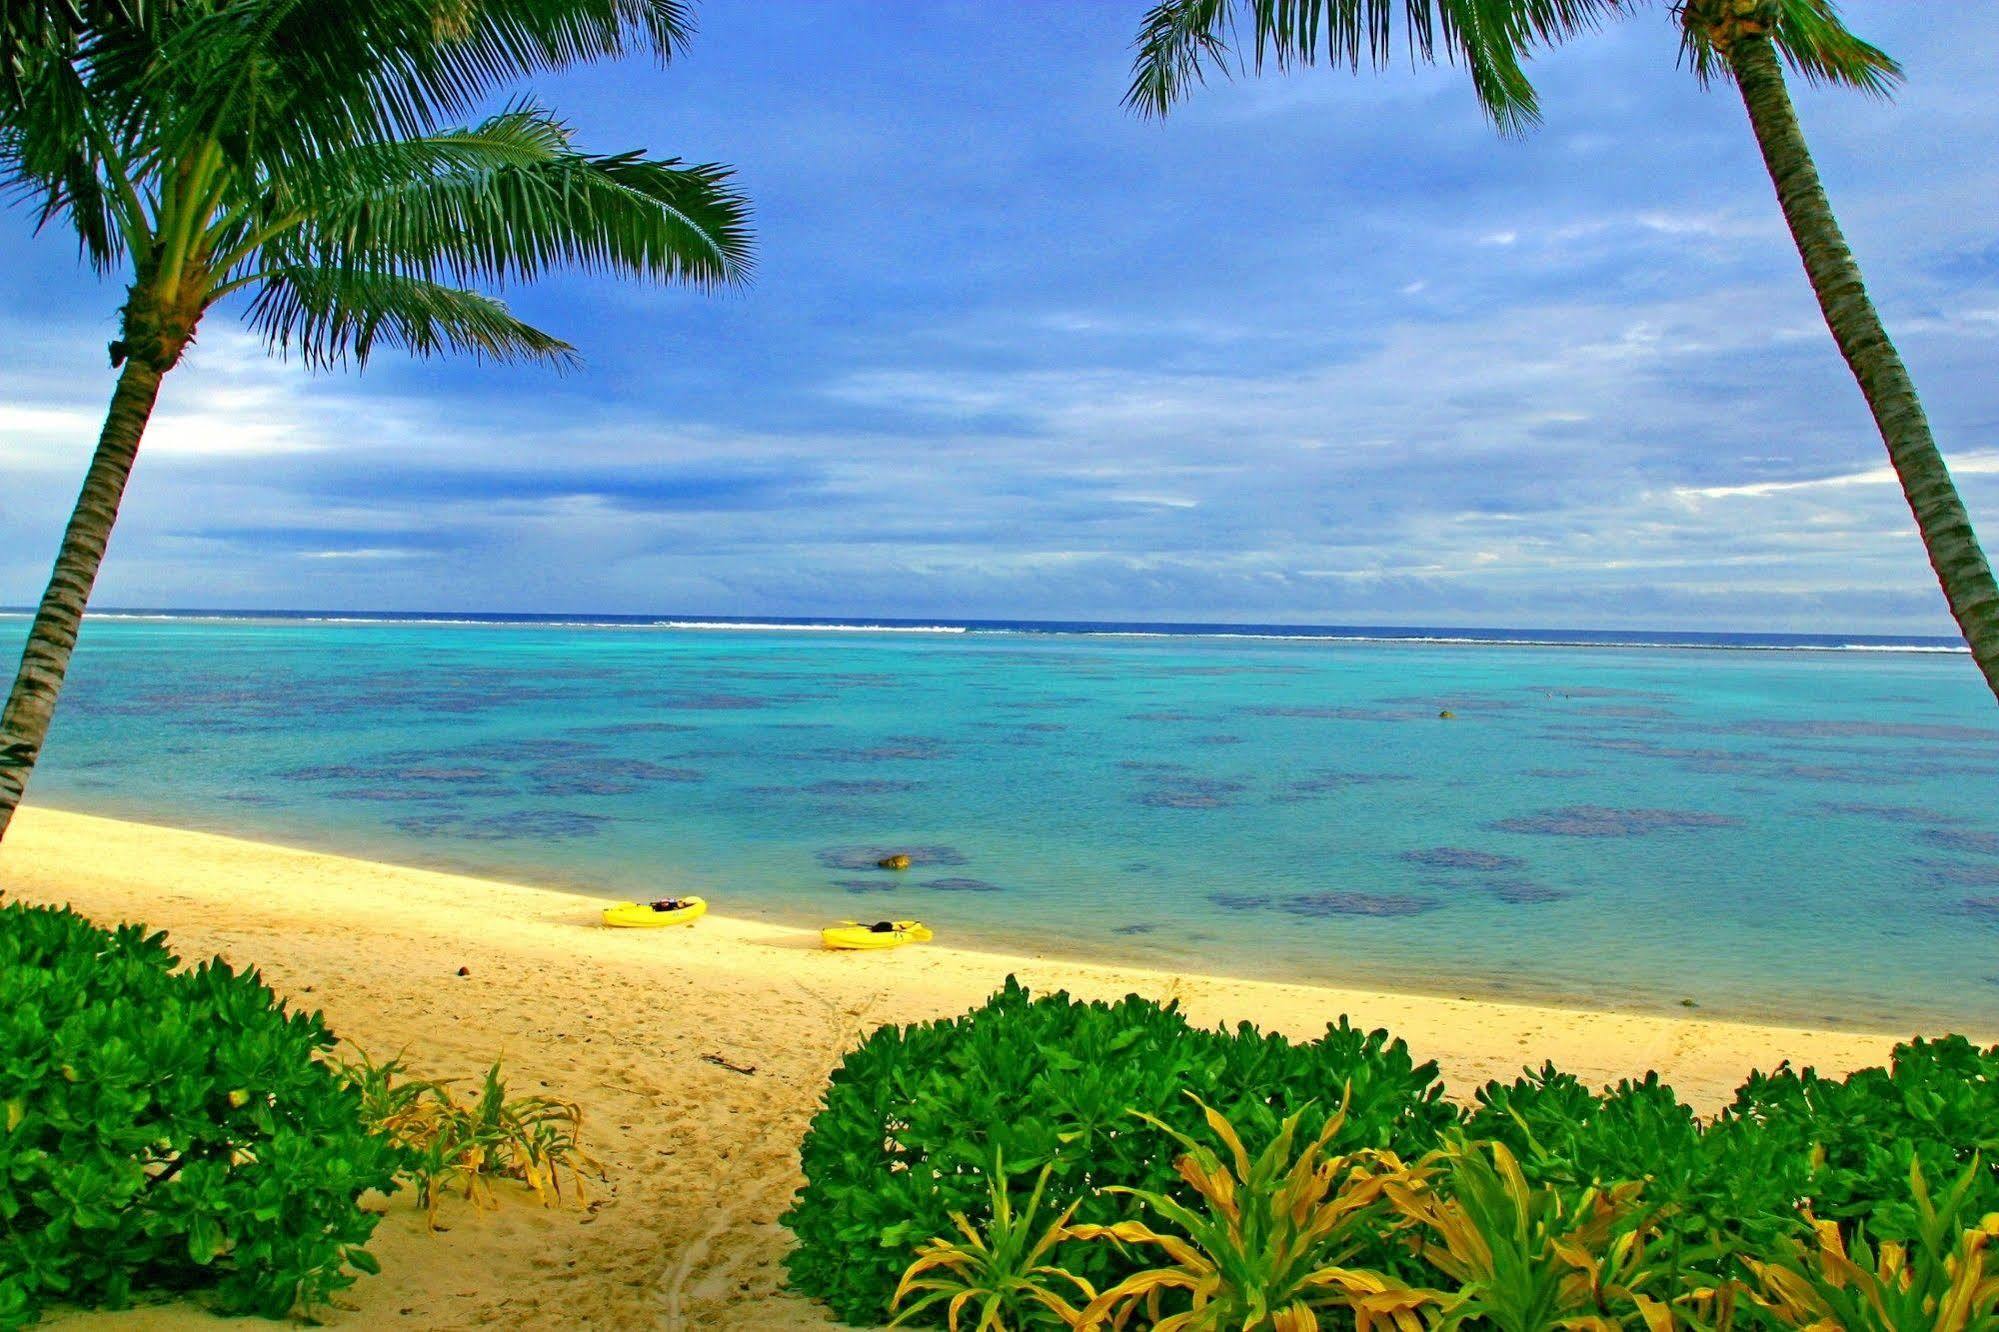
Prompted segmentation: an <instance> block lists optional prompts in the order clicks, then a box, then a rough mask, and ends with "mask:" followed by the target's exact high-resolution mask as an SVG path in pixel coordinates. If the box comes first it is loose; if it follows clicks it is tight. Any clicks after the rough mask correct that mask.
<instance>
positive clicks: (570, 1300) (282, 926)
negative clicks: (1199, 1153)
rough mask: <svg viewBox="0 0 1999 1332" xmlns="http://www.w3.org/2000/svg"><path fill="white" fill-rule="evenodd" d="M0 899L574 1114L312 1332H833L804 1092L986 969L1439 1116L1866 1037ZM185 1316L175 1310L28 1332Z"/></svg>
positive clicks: (69, 845) (472, 895) (633, 942)
mask: <svg viewBox="0 0 1999 1332" xmlns="http://www.w3.org/2000/svg"><path fill="white" fill-rule="evenodd" d="M0 889H3V890H4V892H5V894H6V896H7V897H8V898H9V899H14V900H26V901H36V902H52V903H64V902H66V903H69V904H70V905H72V906H74V907H75V908H76V909H78V910H79V911H82V912H84V913H85V914H87V915H89V916H91V917H93V918H95V919H97V920H99V921H101V922H104V923H107V924H108V923H112V922H117V921H126V920H143V921H145V922H146V923H148V924H150V925H152V926H155V927H157V928H162V929H165V930H167V931H169V933H170V935H171V938H172V943H173V946H174V948H175V949H176V950H177V951H178V952H179V953H181V954H182V955H183V956H184V957H187V958H190V959H194V958H200V957H205V956H207V955H209V954H214V953H219V954H221V955H222V956H224V957H226V958H228V959H229V960H230V961H232V962H234V963H236V964H238V965H241V966H256V967H259V968H261V969H262V971H263V973H264V976H265V977H266V979H267V980H269V981H270V983H271V984H272V985H274V986H275V987H276V988H277V989H278V990H279V991H281V992H282V993H284V994H285V995H287V996H288V997H289V998H290V999H291V1000H292V1002H294V1003H295V1004H297V1005H299V1006H301V1007H306V1008H318V1009H322V1010H324V1012H325V1013H326V1016H327V1018H328V1020H329V1022H330V1023H331V1025H332V1026H333V1028H334V1030H335V1031H337V1032H338V1033H340V1034H341V1035H342V1036H343V1037H345V1038H347V1039H348V1040H351V1041H353V1042H355V1043H356V1044H358V1045H360V1046H361V1047H362V1048H364V1049H366V1050H367V1051H369V1052H370V1053H371V1054H373V1055H375V1056H377V1057H383V1056H387V1055H390V1054H393V1053H395V1052H396V1051H398V1050H401V1049H404V1048H407V1050H408V1053H409V1058H410V1061H411V1062H412V1063H413V1064H414V1065H415V1066H417V1067H419V1068H421V1069H423V1070H425V1071H427V1072H429V1073H431V1074H433V1075H438V1076H462V1077H471V1076H476V1075H477V1074H478V1073H479V1072H481V1071H482V1070H483V1069H484V1068H485V1066H486V1064H487V1063H488V1062H490V1061H491V1060H492V1059H493V1058H494V1057H495V1056H496V1055H504V1057H505V1060H506V1064H507V1067H508V1068H509V1070H510V1074H511V1078H512V1080H513V1081H514V1084H515V1085H516V1086H517V1087H519V1088H523V1089H541V1088H544V1087H545V1088H547V1089H548V1090H550V1091H552V1092H554V1093H556V1094H559V1095H562V1096H565V1097H569V1098H572V1099H574V1100H577V1101H580V1102H581V1103H582V1104H583V1106H584V1107H585V1108H586V1113H587V1116H588V1119H587V1128H588V1132H589V1139H590V1143H591V1146H592V1147H593V1149H594V1150H595V1151H596V1153H597V1154H598V1155H599V1156H600V1157H601V1158H602V1159H603V1161H604V1162H605V1164H606V1167H607V1169H608V1172H609V1177H610V1178H609V1182H608V1184H606V1185H605V1186H603V1188H602V1189H601V1190H600V1192H599V1194H598V1195H597V1198H596V1204H597V1205H596V1206H594V1207H593V1208H591V1209H589V1210H574V1211H544V1210H541V1209H539V1208H536V1207H534V1206H531V1205H528V1204H527V1203H526V1202H524V1201H523V1200H521V1199H518V1198H509V1199H508V1200H507V1201H505V1202H504V1203H503V1205H502V1206H501V1207H500V1208H499V1209H498V1210H496V1211H490V1212H479V1211H476V1210H475V1209H473V1208H471V1207H469V1206H466V1205H463V1204H454V1205H453V1206H451V1207H450V1208H448V1209H447V1211H446V1213H445V1218H444V1225H445V1226H446V1228H447V1229H446V1230H445V1231H444V1232H442V1233H439V1234H436V1235H428V1234H426V1233H425V1232H424V1228H423V1226H422V1224H421V1220H420V1218H419V1217H418V1216H417V1215H416V1214H415V1213H414V1211H413V1208H412V1205H411V1203H410V1201H409V1200H408V1198H407V1197H406V1196H405V1197H398V1198H396V1199H395V1200H393V1202H392V1203H391V1213H390V1216H389V1218H388V1219H387V1220H386V1221H385V1222H384V1223H383V1225H382V1227H381V1229H380V1230H379V1231H378V1233H377V1237H376V1241H375V1244H374V1246H373V1247H374V1249H375V1252H376V1253H377V1255H378V1256H379V1257H380V1259H381V1261H382V1267H383V1273H382V1275H381V1276H379V1277H375V1278H368V1279H364V1280H363V1281H362V1282H361V1283H360V1284H359V1285H358V1286H357V1287H355V1288H354V1290H352V1291H350V1292H349V1293H348V1294H349V1303H350V1304H351V1306H352V1307H351V1308H350V1309H348V1310H346V1311H343V1312H341V1313H340V1314H339V1315H338V1316H337V1317H335V1318H334V1319H333V1321H334V1322H335V1323H336V1324H337V1325H343V1326H351V1327H367V1328H374V1327H393V1326H408V1327H423V1328H464V1327H475V1326H485V1325H489V1324H492V1323H506V1324H510V1325H513V1326H517V1327H527V1328H540V1327H607V1328H608V1327H617V1328H624V1327H659V1328H668V1329H679V1328H702V1329H718V1328H761V1329H787V1328H809V1327H825V1326H832V1325H833V1324H832V1323H831V1320H830V1319H829V1318H827V1317H826V1316H825V1315H824V1314H822V1313H821V1312H820V1311H819V1310H818V1309H817V1308H816V1306H814V1305H813V1304H811V1303H810V1302H808V1301H806V1300H804V1299H801V1298H799V1297H796V1296H793V1295H790V1294H789V1293H787V1292H786V1290H785V1289H784V1284H783V1276H784V1272H783V1266H782V1258H783V1255H784V1252H785V1246H786V1243H787V1236H786V1234H785V1232H784V1230H783V1229H782V1228H781V1227H780V1226H779V1225H778V1224H777V1222H776V1218H777V1217H778V1215H779V1214H780V1213H781V1212H782V1211H783V1210H784V1207H785V1205H786V1202H787V1200H788V1198H789V1196H790V1195H791V1193H792V1190H793V1189H794V1187H795V1186H796V1184H797V1182H798V1177H797V1173H796V1171H797V1162H796V1147H797V1143H798V1139H799V1136H800V1134H801V1133H802V1131H803V1129H804V1127H805V1125H806V1122H807V1120H808V1119H809V1118H810V1116H811V1114H812V1112H813V1109H814V1107H815V1104H816V1101H817V1098H818V1096H819V1093H820V1091H821V1088H822V1087H823V1085H824V1082H825V1078H826V1075H827V1072H828V1071H829V1069H830V1068H831V1067H832V1066H833V1065H834V1063H835V1062H836V1061H837V1060H838V1058H839V1057H840V1054H841V1052H842V1051H843V1050H844V1049H846V1048H848V1047H849V1046H850V1045H851V1044H852V1043H853V1042H854V1041H855V1040H856V1039H857V1037H858V1036H859V1035H860V1034H861V1033H863V1032H865V1031H867V1030H869V1029H871V1028H872V1027H874V1026H875V1025H878V1024H880V1023H884V1022H907V1021H912V1020H917V1019H923V1018H931V1017H937V1016H942V1015H948V1014H951V1013H955V1012H958V1011H961V1010H963V1009H965V1008H967V1007H969V1006H971V1005H973V1004H976V1003H977V1002H979V1001H980V1000H981V999H982V998H983V997H984V996H985V995H986V994H987V993H988V992H990V991H991V990H992V989H994V988H995V987H996V986H997V985H998V984H999V983H1000V982H1001V981H1002V979H1003V978H1004V977H1005V976H1006V975H1007V974H1008V973H1009V972H1012V973H1015V974H1017V975H1019V976H1020V977H1021V979H1022V981H1023V982H1024V983H1026V984H1027V985H1028V986H1030V987H1031V988H1033V989H1036V990H1052V989H1057V988H1065V989H1068V990H1070V991H1071V992H1073V993H1075V994H1078V995H1081V996H1088V997H1109V996H1116V995H1121V994H1125V993H1128V992H1137V993H1139V994H1143V995H1148V996H1151V997H1155V998H1160V999H1165V998H1169V997H1170V998H1177V999H1179V1000H1180V1001H1181V1002H1182V1004H1183V1005H1184V1007H1185V1009H1186V1011H1187V1013H1188V1015H1189V1017H1190V1018H1191V1019H1192V1020H1194V1021H1195V1022H1198V1023H1214V1022H1219V1021H1222V1020H1228V1021H1236V1020H1243V1019H1247V1020H1250V1021H1254V1022H1256V1023H1259V1024H1261V1025H1263V1026H1266V1027H1269V1028H1272V1029H1275V1030H1278V1031H1282V1032H1285V1033H1287V1034H1290V1035H1293V1036H1298V1037H1309V1036H1312V1035H1314V1034H1316V1033H1317V1032H1318V1031H1319V1030H1321V1029H1322V1028H1323V1027H1324V1025H1325V1024H1326V1023H1327V1022H1328V1021H1331V1020H1332V1019H1333V1018H1335V1017H1336V1016H1338V1015H1339V1014H1341V1013H1346V1014H1350V1015H1351V1016H1352V1017H1353V1018H1354V1019H1355V1020H1356V1021H1358V1022H1361V1023H1365V1024H1368V1025H1383V1026H1387V1027H1389V1028H1390V1029H1391V1030H1392V1031H1393V1032H1395V1033H1396V1034H1398V1035H1400V1036H1403V1037H1405V1038H1406V1039H1407V1040H1408V1041H1409V1043H1410V1044H1411V1046H1412V1047H1413V1048H1414V1049H1415V1051H1416V1053H1417V1055H1418V1057H1419V1058H1424V1057H1427V1058H1434V1059H1436V1060H1437V1061H1438V1062H1439V1063H1440V1064H1441V1065H1442V1068H1443V1072H1444V1076H1445V1078H1446V1080H1447V1082H1448V1084H1449V1085H1450V1086H1451V1087H1452V1089H1453V1090H1454V1091H1456V1092H1458V1093H1459V1094H1469V1092H1470V1090H1471V1089H1472V1088H1473V1087H1475V1086H1476V1085H1477V1084H1478V1083H1480V1082H1481V1081H1483V1080H1485V1079H1487V1078H1489V1077H1494V1076H1507V1075H1510V1074H1512V1073H1513V1072H1514V1071H1516V1070H1518V1069H1519V1068H1520V1067H1521V1066H1523V1065H1527V1064H1536V1065H1538V1064H1539V1063H1540V1062H1541V1061H1542V1060H1548V1059H1551V1060H1554V1061H1555V1062H1556V1063H1558V1064H1560V1065H1562V1066H1563V1067H1565V1068H1568V1069H1570V1070H1572V1071H1573V1072H1575V1073H1576V1074H1578V1075H1579V1076H1581V1077H1583V1078H1585V1079H1588V1080H1600V1081H1608V1080H1614V1079H1616V1078H1619V1077H1623V1076H1626V1075H1636V1074H1641V1073H1643V1072H1644V1071H1646V1070H1648V1069H1656V1070H1658V1071H1659V1072H1660V1073H1661V1074H1662V1075H1663V1076H1664V1077H1666V1078H1667V1079H1668V1080H1669V1081H1671V1082H1672V1083H1673V1084H1674V1085H1675V1086H1677V1087H1678V1088H1679V1089H1680V1090H1681V1092H1682V1094H1683V1095H1685V1096H1686V1097H1687V1098H1688V1099H1689V1100H1690V1101H1692V1102H1693V1103H1694V1104H1695V1105H1696V1106H1697V1107H1698V1108H1699V1109H1701V1110H1703V1111H1707V1110H1712V1109H1714V1108H1716V1107H1717V1106H1718V1105H1719V1104H1720V1103H1722V1102H1723V1101H1724V1100H1725V1099H1726V1098H1727V1095H1728V1094H1729V1092H1730V1091H1731V1090H1732V1089H1733V1087H1734V1086H1735V1085H1736V1083H1737V1082H1738V1081H1739V1080H1740V1079H1741V1077H1742V1075H1743V1074H1744V1073H1746V1072H1747V1071H1748V1070H1749V1069H1751V1068H1752V1067H1756V1066H1765V1067H1767V1066H1769V1065H1772V1064H1774V1063H1776V1062H1777V1061H1779V1060H1781V1059H1790V1060H1792V1061H1794V1062H1798V1063H1812V1064H1816V1065H1817V1066H1819V1067H1820V1068H1822V1069H1827V1070H1834V1069H1837V1070H1845V1069H1848V1068H1852V1067H1856V1066H1860V1065H1863V1064H1867V1063H1874V1062H1879V1061H1880V1060H1881V1059H1882V1058H1883V1057H1884V1056H1885V1055H1886V1054H1887V1052H1888V1049H1889V1047H1890V1045H1891V1044H1892V1043H1893V1042H1892V1038H1889V1037H1886V1036H1877V1035H1863V1034H1853V1033H1840V1032H1828V1031H1807V1030H1797V1029H1787V1028H1779V1027H1764V1026H1751V1025H1744V1024H1735V1023H1727V1022H1717V1021H1709V1020H1701V1019H1698V1018H1690V1019H1686V1020H1681V1019H1675V1018H1668V1017H1659V1016H1650V1015H1635V1014H1622V1013H1594V1012H1584V1011H1569V1010H1562V1009H1554V1008H1540V1007H1532V1006H1525V1005H1513V1004H1501V1003H1486V1002H1475V1001H1470V1000H1460V999H1451V998H1433V997H1420V996H1409V995H1397V994H1382V993H1370V992H1365V991H1358V990H1342V989H1331V988H1314V987H1306V986H1295V985H1278V984H1269V983H1263V982H1257V981H1250V980H1233V979H1220V978H1208V977H1202V976H1193V975H1169V974H1165V973H1162V972H1155V971H1146V970H1141V969H1135V968H1125V967H1117V966H1105V965H1098V964H1091V963H1082V962H1071V961H1063V960H1059V959H1053V958H1041V957H1019V956H1003V955H998V954H992V953H983V952H975V951H966V950H961V949H957V948H953V947H951V946H949V945H950V940H951V935H950V930H949V925H948V922H943V923H940V929H939V942H938V943H937V944H933V945H929V946H926V947H921V948H910V949H904V950H901V951H899V952H894V953H888V954H832V953H826V952H823V951H821V950H820V949H819V948H818V946H817V943H818V941H817V938H816V936H815V935H813V934H811V933H809V932H805V931H800V930H794V929H787V928H781V927H777V926H772V925H767V924H761V923H755V922H748V921H740V920H732V919H729V918H728V917H727V916H726V915H720V916H711V917H709V918H708V919H706V920H704V921H703V922H701V924H700V925H699V926H698V927H697V928H696V929H693V930H671V931H616V930H606V929H603V928H600V927H599V926H598V925H597V923H596V921H597V912H598V909H599V908H600V907H601V905H602V903H601V902H600V901H599V900H598V899H594V898H589V897H583V896H579V895H576V894H572V893H564V892H557V891H550V890H546V889H540V888H534V887H527V886H521V885H515V884H507V883H498V882H490V881H485V880H479V879H472V878H466V877H462V876H456V875H450V874H441V873H435V872H431V871H426V870H418V869H410V868H404V867H399V866H394V865H386V864H378V863H374V862H369V861H363V860H355V859H347V858H342V857H338V856H330V855H323V854H317V853H311V852H304V851H296V850H290V849H287V848H283V847H277V846H270V845H265V844H261V843H256V842H249V841H242V840H237V839H233V838H226V837H217V836H212V835H208V834H201V833H191V832H183V831H178V830H174V829H168V828H159V827H152V826H146V825H140V824H135V823H127V822H118V821H113V820H107V819H101V818H94V817H88V816H84V815H79V814H70V813H60V812H56V811H53V810H49V809H42V808H29V809H25V810H23V811H22V812H21V814H20V816H19V818H18V819H17V821H16V823H15V825H14V827H13V829H12V831H11V832H10V834H9V836H8V838H7V841H6V843H5V846H4V848H0ZM721 906H722V907H723V909H725V910H726V903H722V904H721ZM461 970H462V971H463V972H464V973H465V974H462V975H461V974H460V972H461ZM1974 1034H1977V1033H1974ZM717 1061H722V1062H717ZM730 1065H733V1066H735V1067H734V1068H732V1067H729V1066H730ZM737 1069H742V1070H752V1071H736V1070H737ZM209 1321H210V1320H208V1319H207V1318H206V1317H205V1316H204V1315H201V1314H200V1313H198V1312H196V1311H194V1310H192V1309H190V1308H186V1307H180V1308H166V1309H148V1310H140V1311H136V1312H133V1313H127V1314H122V1315H110V1314H89V1315H83V1314H70V1315H65V1316H59V1317H56V1318H54V1319H52V1320H51V1324H52V1325H55V1326H60V1327H65V1328H79V1329H81V1328H91V1327H98V1326H117V1327H121V1328H122V1327H192V1326H200V1325H206V1324H208V1323H209Z"/></svg>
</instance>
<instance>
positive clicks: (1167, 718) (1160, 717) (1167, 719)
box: [1125, 711, 1207, 723]
mask: <svg viewBox="0 0 1999 1332" xmlns="http://www.w3.org/2000/svg"><path fill="white" fill-rule="evenodd" d="M1125 720H1126V721H1135V722H1147V723H1172V722H1198V721H1206V720H1207V718H1206V717H1203V716H1201V715H1200V714H1199V713H1197V712H1171V711H1169V712H1130V713H1126V714H1125Z"/></svg>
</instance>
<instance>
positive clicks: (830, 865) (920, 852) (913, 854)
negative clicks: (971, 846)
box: [813, 846, 970, 873]
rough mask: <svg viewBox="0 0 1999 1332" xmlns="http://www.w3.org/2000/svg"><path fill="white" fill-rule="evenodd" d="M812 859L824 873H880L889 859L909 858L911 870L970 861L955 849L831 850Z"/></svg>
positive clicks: (951, 866)
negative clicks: (838, 871) (877, 870)
mask: <svg viewBox="0 0 1999 1332" xmlns="http://www.w3.org/2000/svg"><path fill="white" fill-rule="evenodd" d="M813 855H814V857H815V858H817V860H818V861H819V863H820V864H822V865H824V866H825V867H826V868H827V869H836V870H871V869H881V862H882V861H884V860H886V859H888V858H889V857H890V856H908V857H909V863H910V864H911V865H912V866H914V865H938V866H943V867H946V868H953V867H956V866H959V865H964V864H969V863H970V858H969V857H968V856H966V855H965V853H964V852H962V851H960V850H959V849H958V848H957V847H955V846H833V847H827V848H826V849H825V850H823V851H815V852H813ZM883 872H884V873H888V872H890V871H883Z"/></svg>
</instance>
